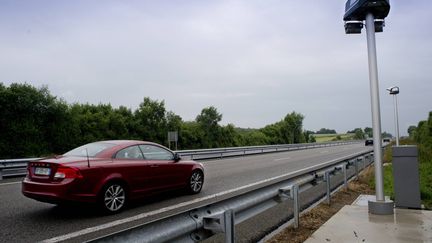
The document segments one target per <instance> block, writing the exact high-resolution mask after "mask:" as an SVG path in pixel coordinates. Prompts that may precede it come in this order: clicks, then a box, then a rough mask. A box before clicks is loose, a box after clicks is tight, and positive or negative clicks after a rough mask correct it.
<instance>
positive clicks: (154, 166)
mask: <svg viewBox="0 0 432 243" xmlns="http://www.w3.org/2000/svg"><path fill="white" fill-rule="evenodd" d="M150 167H151V168H156V167H159V165H156V164H153V165H150Z"/></svg>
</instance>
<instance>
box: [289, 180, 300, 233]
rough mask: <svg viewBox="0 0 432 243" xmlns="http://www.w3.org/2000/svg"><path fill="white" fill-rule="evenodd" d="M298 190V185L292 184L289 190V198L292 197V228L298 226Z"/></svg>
mask: <svg viewBox="0 0 432 243" xmlns="http://www.w3.org/2000/svg"><path fill="white" fill-rule="evenodd" d="M298 191H299V186H298V185H293V187H292V190H291V191H290V194H291V198H292V199H293V203H294V205H293V208H294V228H296V229H297V228H298V227H299V225H300V220H299V219H300V217H299V215H300V205H299V200H298Z"/></svg>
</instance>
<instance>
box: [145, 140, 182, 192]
mask: <svg viewBox="0 0 432 243" xmlns="http://www.w3.org/2000/svg"><path fill="white" fill-rule="evenodd" d="M140 148H141V151H142V152H143V155H144V158H145V159H146V161H147V163H148V164H149V167H150V168H149V171H150V174H149V180H150V182H149V183H150V184H151V185H152V187H153V188H154V189H156V190H164V189H168V188H172V187H178V186H183V185H184V184H185V183H186V180H184V174H185V173H186V172H185V168H184V166H182V164H181V163H179V162H176V161H174V154H173V153H172V152H171V151H169V150H167V149H165V148H162V147H159V146H156V145H153V144H143V145H140Z"/></svg>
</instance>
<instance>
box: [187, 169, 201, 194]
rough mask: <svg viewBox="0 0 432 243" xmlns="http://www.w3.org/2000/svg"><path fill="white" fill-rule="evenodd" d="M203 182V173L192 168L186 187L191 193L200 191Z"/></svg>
mask: <svg viewBox="0 0 432 243" xmlns="http://www.w3.org/2000/svg"><path fill="white" fill-rule="evenodd" d="M203 184H204V174H203V173H202V172H201V171H199V170H194V171H193V172H192V175H191V176H190V178H189V182H188V189H189V192H190V193H191V194H197V193H199V192H200V191H201V189H202V187H203Z"/></svg>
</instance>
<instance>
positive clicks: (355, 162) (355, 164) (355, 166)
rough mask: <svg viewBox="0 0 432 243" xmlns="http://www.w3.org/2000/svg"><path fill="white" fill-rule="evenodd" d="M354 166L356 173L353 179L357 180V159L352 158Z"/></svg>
mask: <svg viewBox="0 0 432 243" xmlns="http://www.w3.org/2000/svg"><path fill="white" fill-rule="evenodd" d="M354 168H355V173H356V176H355V179H356V180H358V177H359V168H358V161H357V159H354Z"/></svg>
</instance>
